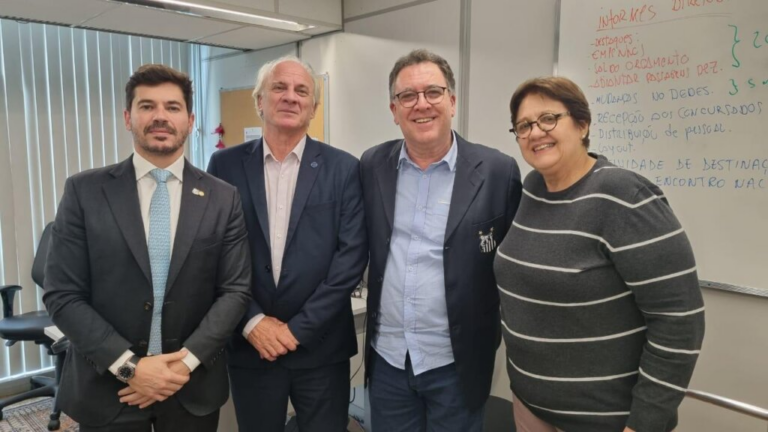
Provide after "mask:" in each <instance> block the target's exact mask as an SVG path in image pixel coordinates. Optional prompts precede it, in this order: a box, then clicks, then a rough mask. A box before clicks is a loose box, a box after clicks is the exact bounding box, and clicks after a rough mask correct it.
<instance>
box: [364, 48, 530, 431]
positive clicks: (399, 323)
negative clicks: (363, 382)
mask: <svg viewBox="0 0 768 432" xmlns="http://www.w3.org/2000/svg"><path fill="white" fill-rule="evenodd" d="M389 88H390V105H389V106H390V109H391V111H392V115H393V116H394V120H395V123H396V124H397V125H399V126H400V130H401V131H402V133H403V137H404V139H397V140H393V141H389V142H385V143H383V144H381V145H378V146H376V147H373V148H371V149H369V150H368V151H366V152H365V154H364V155H363V157H362V159H361V172H362V177H363V196H364V202H365V213H366V222H367V225H368V239H369V246H370V264H369V273H368V274H369V278H368V290H369V294H368V312H369V319H368V328H367V333H366V336H367V337H366V341H367V346H366V377H367V379H368V384H369V386H370V387H369V388H370V402H371V405H370V407H371V423H372V427H373V428H374V430H377V431H387V432H397V431H403V432H405V431H407V432H414V431H416V432H418V431H427V430H430V431H433V430H440V431H449V432H450V431H457V432H459V431H461V432H474V431H477V432H480V431H481V430H482V419H483V406H484V404H485V401H486V400H487V398H488V395H489V393H490V388H491V377H492V374H493V366H494V359H495V355H496V350H497V348H498V346H499V343H500V338H501V335H500V325H499V321H500V320H499V297H498V290H497V288H496V282H495V278H494V275H493V258H494V255H495V250H496V246H497V245H498V244H499V243H500V242H501V240H502V239H503V238H504V235H505V234H506V232H507V230H508V229H509V227H510V225H511V224H512V219H513V218H514V216H515V212H516V211H517V206H518V203H519V201H520V194H521V190H522V186H521V183H520V172H519V170H518V167H517V163H516V162H515V161H514V159H512V158H511V157H509V156H506V155H504V154H502V153H501V152H499V151H497V150H494V149H490V148H488V147H484V146H481V145H478V144H472V143H470V142H468V141H465V140H464V139H463V138H462V137H461V136H459V135H458V134H457V133H455V132H454V131H452V130H451V119H452V118H453V116H454V114H455V112H456V92H455V80H454V77H453V72H452V71H451V67H450V65H448V62H446V61H445V59H443V58H442V57H440V56H438V55H436V54H434V53H431V52H429V51H426V50H416V51H413V52H411V53H410V54H408V55H406V56H404V57H402V58H400V59H399V60H398V61H397V63H395V66H394V68H393V69H392V72H391V73H390V75H389Z"/></svg>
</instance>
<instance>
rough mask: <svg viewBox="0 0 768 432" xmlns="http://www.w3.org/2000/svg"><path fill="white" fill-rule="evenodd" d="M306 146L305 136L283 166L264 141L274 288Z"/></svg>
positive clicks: (253, 323)
mask: <svg viewBox="0 0 768 432" xmlns="http://www.w3.org/2000/svg"><path fill="white" fill-rule="evenodd" d="M306 143H307V136H306V135H304V137H303V138H302V139H301V140H300V141H299V143H298V144H296V147H294V148H293V150H291V152H290V153H288V155H287V156H286V157H285V159H283V161H282V162H280V161H279V160H277V159H276V158H275V156H274V155H273V154H272V150H271V149H270V148H269V145H267V140H264V144H263V146H264V188H265V192H266V193H267V214H268V215H269V217H268V219H269V245H270V247H271V252H272V277H273V278H274V279H275V286H277V284H278V282H280V272H281V270H282V268H283V254H284V253H285V237H286V235H287V234H288V222H289V220H290V218H291V208H292V207H293V194H294V193H295V192H296V181H297V180H298V178H299V166H300V165H301V157H302V156H303V154H304V147H305V146H306ZM263 318H264V314H258V315H256V316H255V317H253V318H251V319H250V320H249V321H248V322H247V323H246V324H245V327H244V328H243V337H245V338H248V334H249V333H251V330H253V328H254V327H256V324H258V323H259V322H260V321H261V320H262V319H263Z"/></svg>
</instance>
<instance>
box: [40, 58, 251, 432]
mask: <svg viewBox="0 0 768 432" xmlns="http://www.w3.org/2000/svg"><path fill="white" fill-rule="evenodd" d="M124 116H125V125H126V128H127V129H128V130H130V131H131V132H132V134H133V138H134V154H133V156H132V157H130V158H128V159H127V160H125V161H123V162H121V163H119V164H116V165H112V166H108V167H104V168H99V169H94V170H90V171H85V172H82V173H80V174H77V175H74V176H72V177H71V178H69V179H68V180H67V183H66V186H65V188H64V195H63V197H62V199H61V203H60V205H59V209H58V212H57V214H56V221H55V223H54V226H53V235H52V238H51V245H50V253H49V255H48V263H47V266H46V278H45V291H46V292H45V295H44V296H43V300H44V301H45V305H46V307H47V308H48V311H49V312H50V314H51V317H52V318H53V322H54V323H55V324H56V326H58V327H59V328H60V329H61V330H62V331H63V332H64V334H65V335H67V336H68V337H69V340H70V341H71V347H70V349H69V351H68V352H67V359H66V362H65V366H64V371H63V374H62V379H61V387H60V390H59V395H58V397H59V401H60V404H61V406H62V409H63V410H64V412H66V413H67V414H69V415H70V416H71V417H72V418H74V419H75V420H77V421H78V422H79V423H80V430H81V431H83V432H89V431H136V432H139V431H142V432H144V431H150V430H152V428H153V427H154V430H155V431H180V430H184V431H201V432H203V431H206V432H207V431H215V430H216V428H217V425H218V418H219V408H220V407H221V406H222V405H223V404H224V402H225V401H226V400H227V397H228V396H229V387H228V382H227V371H226V363H225V361H223V360H224V355H223V351H224V347H225V345H226V343H227V341H228V340H229V338H230V335H231V334H232V331H233V330H234V328H235V326H236V325H237V323H238V322H239V320H240V317H242V315H243V313H244V312H245V310H246V308H247V305H248V302H249V300H250V291H249V289H248V288H249V282H250V278H251V268H250V263H249V251H248V243H247V232H246V228H245V221H244V219H243V212H242V207H241V204H240V198H239V196H238V192H237V190H236V189H235V188H233V187H232V186H230V185H228V184H226V183H224V182H222V181H220V180H218V179H215V178H213V177H212V176H210V175H208V174H206V173H204V172H203V171H200V170H198V169H196V168H195V167H193V166H192V165H190V164H189V162H187V161H186V159H185V158H184V141H185V140H186V138H187V136H188V134H189V132H190V131H191V130H192V125H193V123H194V115H193V114H192V82H191V81H190V80H189V78H188V77H187V75H186V74H183V73H180V72H178V71H175V70H173V69H171V68H168V67H166V66H163V65H145V66H142V67H141V68H139V69H138V70H137V71H136V72H135V73H134V74H133V75H132V76H131V78H130V80H129V81H128V84H127V86H126V110H125V113H124ZM150 355H151V356H150Z"/></svg>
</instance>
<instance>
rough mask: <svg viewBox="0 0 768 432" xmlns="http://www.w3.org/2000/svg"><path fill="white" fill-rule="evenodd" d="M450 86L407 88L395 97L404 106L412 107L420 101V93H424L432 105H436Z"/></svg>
mask: <svg viewBox="0 0 768 432" xmlns="http://www.w3.org/2000/svg"><path fill="white" fill-rule="evenodd" d="M446 90H448V87H440V86H432V87H430V88H428V89H426V90H424V91H420V92H417V91H413V90H406V91H402V92H400V93H398V94H396V95H395V99H397V101H398V102H400V105H402V107H403V108H412V107H414V106H416V104H417V103H418V102H419V94H423V95H424V99H426V100H427V102H429V104H430V105H436V104H439V103H440V102H442V100H443V96H445V91H446Z"/></svg>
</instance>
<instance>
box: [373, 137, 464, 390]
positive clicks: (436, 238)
mask: <svg viewBox="0 0 768 432" xmlns="http://www.w3.org/2000/svg"><path fill="white" fill-rule="evenodd" d="M456 155H457V149H456V136H455V135H454V136H453V142H452V143H451V148H450V150H448V153H446V155H445V156H444V157H443V158H442V159H441V160H439V161H437V162H435V163H433V164H431V165H430V166H429V167H427V169H426V170H424V171H422V169H421V168H419V167H418V165H416V164H415V163H414V162H413V161H412V160H411V158H410V157H408V153H407V152H406V150H405V144H403V146H402V147H401V149H400V160H399V162H398V165H397V169H398V175H397V195H396V198H395V226H394V229H393V231H392V239H391V241H390V247H389V257H388V258H387V267H386V269H385V272H384V283H383V286H382V292H381V306H380V309H379V322H378V332H377V336H376V338H375V339H374V341H373V347H374V349H376V352H378V353H379V355H381V357H383V358H384V359H385V360H386V361H387V362H388V363H389V364H391V365H392V366H394V367H396V368H399V369H405V356H406V353H408V354H409V355H410V359H411V365H412V367H413V373H414V375H419V374H421V373H424V372H427V371H429V370H432V369H435V368H439V367H441V366H445V365H448V364H451V363H453V361H454V359H453V349H452V348H451V335H450V332H449V325H448V308H447V306H446V302H445V272H444V269H443V242H444V240H445V226H446V223H447V222H448V209H450V207H451V194H452V192H453V181H454V178H455V177H456Z"/></svg>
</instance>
